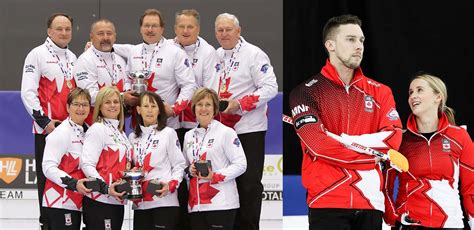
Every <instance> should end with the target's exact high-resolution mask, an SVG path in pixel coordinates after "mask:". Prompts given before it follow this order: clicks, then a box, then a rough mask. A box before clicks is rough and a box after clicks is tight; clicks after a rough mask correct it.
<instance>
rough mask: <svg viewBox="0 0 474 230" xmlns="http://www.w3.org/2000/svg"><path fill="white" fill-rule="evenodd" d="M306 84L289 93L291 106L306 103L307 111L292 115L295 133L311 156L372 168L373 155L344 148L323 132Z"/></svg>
mask: <svg viewBox="0 0 474 230" xmlns="http://www.w3.org/2000/svg"><path fill="white" fill-rule="evenodd" d="M307 88H308V87H306V88H304V87H303V88H301V87H299V88H296V89H295V90H293V91H292V92H291V93H290V108H296V107H297V106H301V105H305V106H307V108H306V109H305V110H306V111H304V112H301V113H297V114H294V115H293V122H294V124H293V125H294V127H295V130H296V134H297V135H298V137H299V138H300V141H301V142H302V146H304V148H305V149H306V150H307V152H308V153H310V154H311V155H312V156H315V157H318V160H322V161H324V162H326V163H328V164H331V165H335V166H338V167H343V168H347V169H354V170H372V169H375V166H376V164H375V157H373V156H369V155H366V154H360V153H358V152H355V151H352V150H350V149H348V148H346V147H345V146H344V145H343V144H341V143H339V142H338V141H336V140H334V139H332V138H331V137H329V136H327V135H326V130H325V126H324V124H323V123H322V121H321V119H320V118H319V117H320V113H321V111H319V110H318V109H317V106H316V102H315V101H314V99H313V98H312V97H311V92H307V90H306V89H307Z"/></svg>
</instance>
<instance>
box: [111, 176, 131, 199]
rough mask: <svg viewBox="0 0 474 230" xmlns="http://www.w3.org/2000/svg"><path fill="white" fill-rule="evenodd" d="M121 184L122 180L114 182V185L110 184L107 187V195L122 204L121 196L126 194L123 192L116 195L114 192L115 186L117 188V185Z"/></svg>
mask: <svg viewBox="0 0 474 230" xmlns="http://www.w3.org/2000/svg"><path fill="white" fill-rule="evenodd" d="M121 182H122V179H120V180H118V181H115V182H114V183H112V184H111V185H110V187H109V195H110V196H113V197H115V199H117V200H118V201H120V202H122V201H123V198H122V197H123V196H124V195H125V193H127V192H126V191H123V192H121V193H118V192H117V191H116V190H115V186H117V185H118V184H120V183H121Z"/></svg>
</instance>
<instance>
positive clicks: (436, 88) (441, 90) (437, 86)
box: [412, 73, 456, 125]
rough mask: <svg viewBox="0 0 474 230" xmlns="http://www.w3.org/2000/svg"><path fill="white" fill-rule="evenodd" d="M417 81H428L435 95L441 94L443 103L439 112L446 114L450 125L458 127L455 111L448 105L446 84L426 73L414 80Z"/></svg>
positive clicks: (440, 104)
mask: <svg viewBox="0 0 474 230" xmlns="http://www.w3.org/2000/svg"><path fill="white" fill-rule="evenodd" d="M415 79H421V80H424V81H426V82H427V83H428V85H429V86H430V88H431V89H433V92H434V93H435V94H441V102H440V103H439V107H438V111H439V112H441V113H444V114H446V116H447V117H448V121H449V123H451V124H453V125H456V122H455V119H454V109H452V108H450V107H448V106H447V105H446V101H447V100H448V89H447V87H446V84H444V82H443V80H441V79H440V78H439V77H436V76H434V75H431V74H426V73H423V74H420V75H416V76H415V78H414V79H413V80H415ZM413 80H412V81H413Z"/></svg>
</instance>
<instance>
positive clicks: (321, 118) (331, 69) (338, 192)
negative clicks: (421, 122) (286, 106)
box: [290, 15, 402, 230]
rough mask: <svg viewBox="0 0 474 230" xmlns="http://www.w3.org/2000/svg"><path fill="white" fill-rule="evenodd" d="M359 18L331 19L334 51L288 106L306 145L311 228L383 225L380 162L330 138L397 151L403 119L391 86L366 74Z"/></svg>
mask: <svg viewBox="0 0 474 230" xmlns="http://www.w3.org/2000/svg"><path fill="white" fill-rule="evenodd" d="M364 40H365V37H364V34H363V32H362V29H361V21H360V19H359V18H358V17H356V16H352V15H342V16H339V17H333V18H331V19H329V21H328V22H327V23H326V25H325V27H324V30H323V44H324V46H325V48H326V50H327V53H328V54H329V58H328V60H327V61H326V65H325V66H324V67H323V68H322V69H321V72H320V73H318V74H317V75H315V76H313V77H311V78H310V79H308V80H306V81H305V82H304V83H302V84H300V85H298V86H297V87H296V88H295V89H293V90H292V91H291V94H290V106H291V109H292V116H293V121H294V126H295V130H296V133H297V134H298V136H299V137H300V140H301V144H302V146H303V154H304V155H303V164H302V180H303V186H304V187H305V188H306V189H307V203H308V206H309V213H308V219H309V229H311V230H313V229H317V230H321V229H331V230H332V229H364V230H371V229H373V230H381V229H382V215H383V211H384V195H383V193H382V191H381V188H382V182H383V178H382V172H381V168H380V166H379V164H378V162H379V161H380V159H378V158H376V157H374V156H371V155H367V154H363V153H359V152H357V150H352V149H351V148H350V146H348V147H346V146H344V145H343V144H341V143H339V142H338V141H336V140H334V139H332V138H331V137H329V136H327V135H326V131H329V132H332V133H334V134H337V135H341V134H342V137H343V138H346V139H347V140H349V141H354V142H356V143H359V144H361V145H364V146H367V147H371V148H374V149H377V150H379V151H383V152H386V151H388V150H389V149H390V148H393V149H398V147H399V146H400V142H401V134H402V132H401V122H400V118H399V116H398V113H397V110H396V109H395V101H394V99H393V95H392V91H391V90H390V88H389V87H387V86H385V85H383V84H381V83H379V82H376V81H374V80H372V79H370V78H367V77H366V76H364V74H363V73H362V69H361V68H360V63H361V61H362V57H363V54H364Z"/></svg>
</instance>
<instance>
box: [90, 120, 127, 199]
mask: <svg viewBox="0 0 474 230" xmlns="http://www.w3.org/2000/svg"><path fill="white" fill-rule="evenodd" d="M118 126H119V121H118V120H115V119H106V118H105V119H103V121H102V122H95V123H94V124H93V125H92V126H91V127H90V128H89V129H88V130H87V132H86V136H85V138H84V146H83V147H82V155H81V169H82V171H83V172H84V175H85V176H86V177H94V178H98V179H100V180H102V181H104V182H105V183H106V184H107V185H108V186H110V185H111V184H112V183H113V182H115V181H117V180H119V179H120V178H122V172H123V171H125V170H126V166H127V157H130V156H131V155H132V153H131V151H133V150H132V146H131V144H130V142H129V140H128V139H127V137H126V134H125V133H124V132H119V131H118ZM88 197H89V198H91V199H93V200H96V201H99V202H102V203H107V204H115V205H122V204H124V202H119V201H117V200H116V199H115V198H114V197H112V196H109V195H106V194H101V193H99V192H92V193H91V194H90V195H88Z"/></svg>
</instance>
